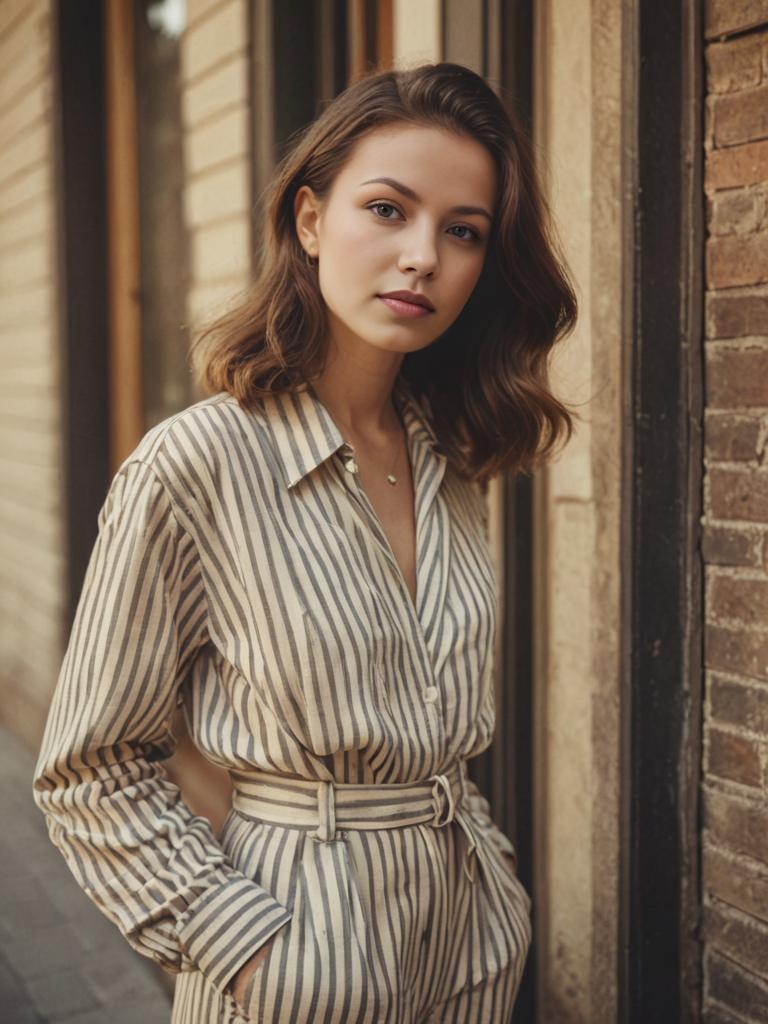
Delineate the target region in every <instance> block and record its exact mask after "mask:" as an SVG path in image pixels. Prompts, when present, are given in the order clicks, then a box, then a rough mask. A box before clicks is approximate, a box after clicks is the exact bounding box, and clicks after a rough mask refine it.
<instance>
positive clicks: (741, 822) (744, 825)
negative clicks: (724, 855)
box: [703, 788, 768, 864]
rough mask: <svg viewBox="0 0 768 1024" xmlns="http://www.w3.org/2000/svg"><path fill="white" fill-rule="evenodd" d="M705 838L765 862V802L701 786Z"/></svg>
mask: <svg viewBox="0 0 768 1024" xmlns="http://www.w3.org/2000/svg"><path fill="white" fill-rule="evenodd" d="M703 795H704V828H705V829H706V830H707V832H708V833H709V834H708V836H707V839H708V840H710V841H712V842H714V843H716V844H717V845H718V846H721V847H725V848H726V849H728V850H730V851H731V853H738V854H743V855H744V856H747V857H751V858H752V859H753V860H756V861H760V863H761V864H766V863H767V862H768V808H766V806H765V804H764V803H763V802H762V801H761V802H759V803H758V802H757V801H755V800H751V799H745V798H743V797H736V796H734V795H732V794H730V793H721V792H719V791H718V790H715V789H710V788H705V789H704V793H703Z"/></svg>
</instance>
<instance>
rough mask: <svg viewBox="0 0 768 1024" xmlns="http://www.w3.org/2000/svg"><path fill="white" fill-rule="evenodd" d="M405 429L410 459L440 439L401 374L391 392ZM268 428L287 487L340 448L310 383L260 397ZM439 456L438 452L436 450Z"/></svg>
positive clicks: (337, 432) (339, 437)
mask: <svg viewBox="0 0 768 1024" xmlns="http://www.w3.org/2000/svg"><path fill="white" fill-rule="evenodd" d="M392 396H393V400H394V401H395V403H396V404H397V406H398V408H399V410H400V415H401V417H402V420H403V425H404V427H405V430H406V434H407V440H408V447H409V450H410V453H411V462H412V464H413V465H415V464H416V459H415V457H414V456H415V454H416V452H417V451H418V450H419V449H420V448H427V449H431V450H433V451H435V450H436V449H437V448H438V446H439V442H438V439H437V435H436V434H435V432H434V430H433V428H432V425H431V423H430V422H429V419H428V417H427V415H426V414H425V412H424V409H423V408H422V405H421V403H420V402H419V401H418V399H417V398H416V396H415V395H414V393H413V390H412V388H411V386H410V385H409V384H408V382H407V381H406V380H405V379H404V378H403V377H401V376H398V377H397V378H396V379H395V384H394V387H393V392H392ZM263 403H264V408H265V410H266V411H267V420H268V423H269V429H270V430H271V432H272V440H273V444H274V450H275V454H276V456H277V458H278V459H279V461H280V464H281V466H282V470H283V476H284V478H285V484H286V487H288V488H291V487H293V486H295V484H297V483H298V482H299V481H300V480H302V479H303V478H304V477H305V476H306V475H307V474H308V473H311V472H312V470H313V469H316V468H317V466H319V465H320V463H322V462H325V460H326V459H327V458H329V457H330V456H331V455H333V453H334V452H336V451H338V450H339V448H341V447H342V446H343V445H344V443H345V441H344V437H343V435H342V433H341V431H340V430H339V428H338V426H337V425H336V423H335V422H334V420H333V418H332V416H331V414H330V413H329V412H328V410H327V409H326V408H325V406H324V405H323V403H322V402H321V401H320V398H319V397H318V395H317V392H316V391H315V389H314V388H313V387H312V385H311V384H310V385H309V387H308V388H307V390H305V391H284V392H279V393H278V392H275V393H273V394H271V395H269V396H268V397H266V398H264V399H263ZM436 454H437V455H439V456H440V457H444V456H442V453H441V452H438V451H436Z"/></svg>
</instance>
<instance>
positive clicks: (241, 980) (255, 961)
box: [230, 935, 275, 1007]
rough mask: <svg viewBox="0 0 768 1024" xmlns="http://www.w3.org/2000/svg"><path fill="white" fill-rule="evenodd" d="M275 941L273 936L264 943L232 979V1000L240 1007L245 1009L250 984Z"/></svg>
mask: <svg viewBox="0 0 768 1024" xmlns="http://www.w3.org/2000/svg"><path fill="white" fill-rule="evenodd" d="M274 940H275V936H274V935H273V936H272V937H271V938H270V939H268V940H267V941H266V942H265V943H264V945H263V946H262V947H261V949H259V950H257V952H255V953H254V954H253V956H252V957H251V958H250V960H246V961H245V963H244V964H243V965H242V967H240V969H239V970H238V972H237V974H236V975H235V976H234V978H233V979H232V981H231V983H230V988H231V991H232V998H233V999H234V1000H235V1002H236V1003H238V1005H240V1006H243V1007H244V1006H245V996H246V994H247V992H248V983H249V982H250V980H251V976H252V975H253V974H254V973H255V971H256V968H257V967H258V966H259V964H260V963H261V961H262V960H263V959H264V958H265V956H266V955H267V953H268V952H269V950H270V948H271V946H272V943H273V942H274Z"/></svg>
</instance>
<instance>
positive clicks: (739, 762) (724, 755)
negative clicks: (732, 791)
mask: <svg viewBox="0 0 768 1024" xmlns="http://www.w3.org/2000/svg"><path fill="white" fill-rule="evenodd" d="M707 737H708V740H709V743H708V747H707V761H706V770H707V772H709V774H710V775H717V776H718V777H719V778H721V779H728V780H730V781H731V782H738V783H740V784H741V785H743V786H754V787H756V788H759V787H760V784H761V780H762V776H761V772H760V748H759V747H758V745H757V743H756V742H755V741H754V740H751V739H748V738H747V737H746V736H738V735H737V734H736V733H732V732H725V731H724V730H722V729H712V728H708V729H707Z"/></svg>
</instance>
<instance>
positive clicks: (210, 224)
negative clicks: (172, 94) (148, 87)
mask: <svg viewBox="0 0 768 1024" xmlns="http://www.w3.org/2000/svg"><path fill="white" fill-rule="evenodd" d="M249 7H250V5H249V4H247V3H246V2H245V0H188V4H187V27H186V30H185V32H184V35H183V36H182V40H181V74H182V117H183V121H184V163H185V177H186V187H185V191H184V210H185V219H186V223H187V228H188V230H189V239H190V246H191V253H190V263H191V281H190V289H189V296H188V310H189V322H190V324H191V326H192V328H193V330H194V329H195V328H196V327H197V326H200V325H201V324H203V323H204V322H205V321H206V319H207V318H208V317H211V316H213V315H214V314H215V312H216V311H217V310H218V309H220V308H222V307H223V306H227V305H228V304H229V303H230V302H232V301H234V299H235V297H236V295H237V293H238V291H239V290H240V289H241V288H243V287H244V286H245V284H246V283H247V280H248V277H249V274H250V267H251V229H250V211H251V206H252V204H253V199H254V197H253V196H252V194H251V193H252V188H251V159H252V157H251V132H250V123H249V122H250V117H251V105H250V95H249V93H250V87H249V75H250V70H249V62H250V52H249V30H248V18H249V17H250V11H249Z"/></svg>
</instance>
